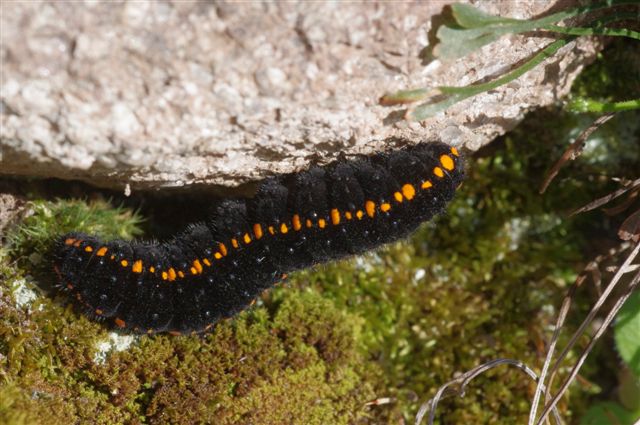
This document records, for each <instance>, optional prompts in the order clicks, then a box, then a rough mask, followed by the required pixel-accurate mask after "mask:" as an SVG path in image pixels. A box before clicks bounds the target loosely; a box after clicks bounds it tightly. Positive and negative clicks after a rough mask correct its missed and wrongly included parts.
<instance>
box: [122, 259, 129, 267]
mask: <svg viewBox="0 0 640 425" xmlns="http://www.w3.org/2000/svg"><path fill="white" fill-rule="evenodd" d="M120 265H121V266H122V267H127V266H128V265H129V262H128V261H127V260H122V261H120Z"/></svg>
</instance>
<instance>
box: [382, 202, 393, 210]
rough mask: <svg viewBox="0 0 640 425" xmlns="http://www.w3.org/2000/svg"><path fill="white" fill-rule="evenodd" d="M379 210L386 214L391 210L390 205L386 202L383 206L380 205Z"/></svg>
mask: <svg viewBox="0 0 640 425" xmlns="http://www.w3.org/2000/svg"><path fill="white" fill-rule="evenodd" d="M380 209H381V210H382V212H387V211H389V210H390V209H391V204H387V203H386V202H385V203H384V204H380Z"/></svg>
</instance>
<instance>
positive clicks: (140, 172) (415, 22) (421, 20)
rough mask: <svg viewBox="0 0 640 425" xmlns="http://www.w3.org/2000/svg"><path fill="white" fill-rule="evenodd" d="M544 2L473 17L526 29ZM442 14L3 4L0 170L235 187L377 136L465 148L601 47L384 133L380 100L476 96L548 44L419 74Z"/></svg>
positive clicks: (416, 9) (308, 5)
mask: <svg viewBox="0 0 640 425" xmlns="http://www.w3.org/2000/svg"><path fill="white" fill-rule="evenodd" d="M551 3H553V2H540V1H534V0H520V1H510V2H493V1H484V2H482V1H481V2H478V5H479V6H480V7H482V8H483V9H484V10H486V11H488V12H490V13H496V14H498V13H499V14H501V15H503V16H511V17H518V18H525V17H531V16H535V15H539V14H541V13H544V12H545V10H547V9H548V8H549V7H550V6H552V4H551ZM445 4H447V2H428V3H424V4H420V5H419V4H415V3H408V2H380V3H376V4H372V3H356V2H353V3H336V2H302V1H300V2H297V3H296V2H274V3H269V4H261V3H257V2H247V3H238V4H231V3H228V4H227V3H219V4H218V3H204V2H179V1H175V2H128V3H117V4H115V3H107V2H94V1H86V2H74V3H69V2H37V1H31V2H3V3H2V5H1V7H2V14H1V18H0V19H1V21H0V26H1V27H2V29H1V31H2V45H1V51H0V54H1V60H2V73H1V79H0V84H1V91H2V93H1V94H2V103H1V124H2V125H1V130H0V137H1V139H0V148H1V151H0V174H5V175H15V174H18V175H28V176H38V177H60V178H65V179H81V180H84V181H87V182H89V183H92V184H95V185H100V186H105V187H111V188H124V187H131V188H133V189H138V188H147V189H148V188H160V187H167V186H183V185H194V184H209V185H211V184H215V185H227V186H233V185H237V184H240V183H243V182H246V181H248V180H253V179H259V178H263V177H265V176H266V175H269V174H272V173H276V172H290V171H294V170H298V169H300V168H303V167H305V166H307V165H308V164H309V162H311V161H318V160H321V161H324V160H331V159H333V158H335V157H336V156H337V155H338V154H339V153H340V152H347V153H367V152H371V151H373V150H376V149H383V148H384V147H385V145H386V144H388V142H386V141H385V139H387V138H389V137H402V138H407V139H410V140H413V141H419V140H436V139H440V140H443V141H446V142H449V143H452V144H455V145H458V146H460V145H464V146H466V147H467V148H468V149H471V150H475V149H477V148H478V147H480V146H482V145H483V144H485V143H487V142H488V141H490V140H492V139H493V138H495V137H496V136H498V135H500V134H502V133H504V132H505V131H507V130H509V129H511V128H512V127H513V126H514V125H515V124H516V123H517V122H518V121H519V120H520V119H521V118H522V117H523V115H524V114H525V113H526V112H527V111H528V110H530V109H532V108H535V107H539V106H541V105H547V104H550V103H553V102H555V101H557V100H558V99H559V98H560V97H562V96H563V95H564V94H566V93H567V92H568V90H569V88H570V85H571V82H572V81H573V79H574V78H575V76H576V75H577V74H578V73H579V71H580V70H581V68H582V67H583V65H584V64H585V63H587V62H588V61H590V60H591V59H592V58H593V57H594V55H595V52H596V51H597V49H598V45H597V44H596V45H594V42H593V41H592V40H589V39H581V40H579V41H577V42H574V43H571V44H570V45H568V46H566V48H564V49H563V50H561V52H559V54H557V55H556V56H554V57H552V58H550V59H548V60H547V61H546V62H545V63H544V64H543V65H541V66H539V67H537V68H536V69H535V70H534V71H532V72H529V73H527V74H525V75H524V76H523V77H521V78H519V79H518V80H516V81H515V82H513V83H511V84H508V85H507V86H504V87H502V88H500V89H499V90H495V91H492V92H489V93H486V94H482V95H480V96H477V97H475V98H472V99H469V100H467V101H464V102H462V103H460V104H458V105H455V106H453V107H452V108H450V109H449V110H447V111H446V112H445V113H443V114H440V115H439V116H437V117H434V118H432V119H429V120H427V121H425V122H422V123H416V122H412V123H409V122H405V121H399V122H392V123H389V122H388V120H387V121H385V118H386V117H388V116H389V114H390V113H391V112H392V111H393V109H392V108H388V107H382V106H380V105H378V99H379V97H380V96H381V95H383V94H385V93H388V92H393V91H396V90H399V89H405V88H415V87H431V86H437V85H465V84H469V83H473V82H474V81H477V80H479V79H482V78H483V77H485V76H488V75H495V74H499V73H503V72H505V71H507V70H509V69H510V67H511V65H512V64H514V63H517V62H518V61H520V60H522V59H523V58H526V57H529V56H530V55H531V54H532V53H533V52H535V51H537V50H539V49H540V48H541V47H543V46H545V45H546V44H548V43H549V42H550V40H549V39H547V38H544V37H539V36H529V37H524V36H506V37H503V38H502V39H500V40H499V41H498V42H495V43H493V44H491V45H488V46H485V47H484V48H483V49H482V50H481V51H479V52H477V53H474V54H472V55H470V56H468V57H465V58H462V59H459V60H456V61H453V62H450V63H442V62H440V61H435V62H432V63H430V64H429V65H427V66H425V65H423V64H422V63H421V60H420V59H419V57H418V54H419V52H420V51H421V49H423V48H424V47H425V46H426V45H427V44H428V31H429V30H430V28H431V18H432V17H433V15H435V14H439V13H441V11H442V7H443V6H444V5H445Z"/></svg>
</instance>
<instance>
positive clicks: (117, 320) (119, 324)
mask: <svg viewBox="0 0 640 425" xmlns="http://www.w3.org/2000/svg"><path fill="white" fill-rule="evenodd" d="M113 321H114V322H115V324H116V326H117V327H119V328H124V327H125V326H127V323H126V322H125V321H124V320H122V319H121V318H119V317H116V318H115V319H113Z"/></svg>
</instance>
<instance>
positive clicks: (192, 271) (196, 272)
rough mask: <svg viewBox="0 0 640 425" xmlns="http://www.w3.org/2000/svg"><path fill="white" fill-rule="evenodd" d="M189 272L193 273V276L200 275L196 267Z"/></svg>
mask: <svg viewBox="0 0 640 425" xmlns="http://www.w3.org/2000/svg"><path fill="white" fill-rule="evenodd" d="M189 271H191V274H198V270H196V268H195V267H191V268H190V269H189Z"/></svg>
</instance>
